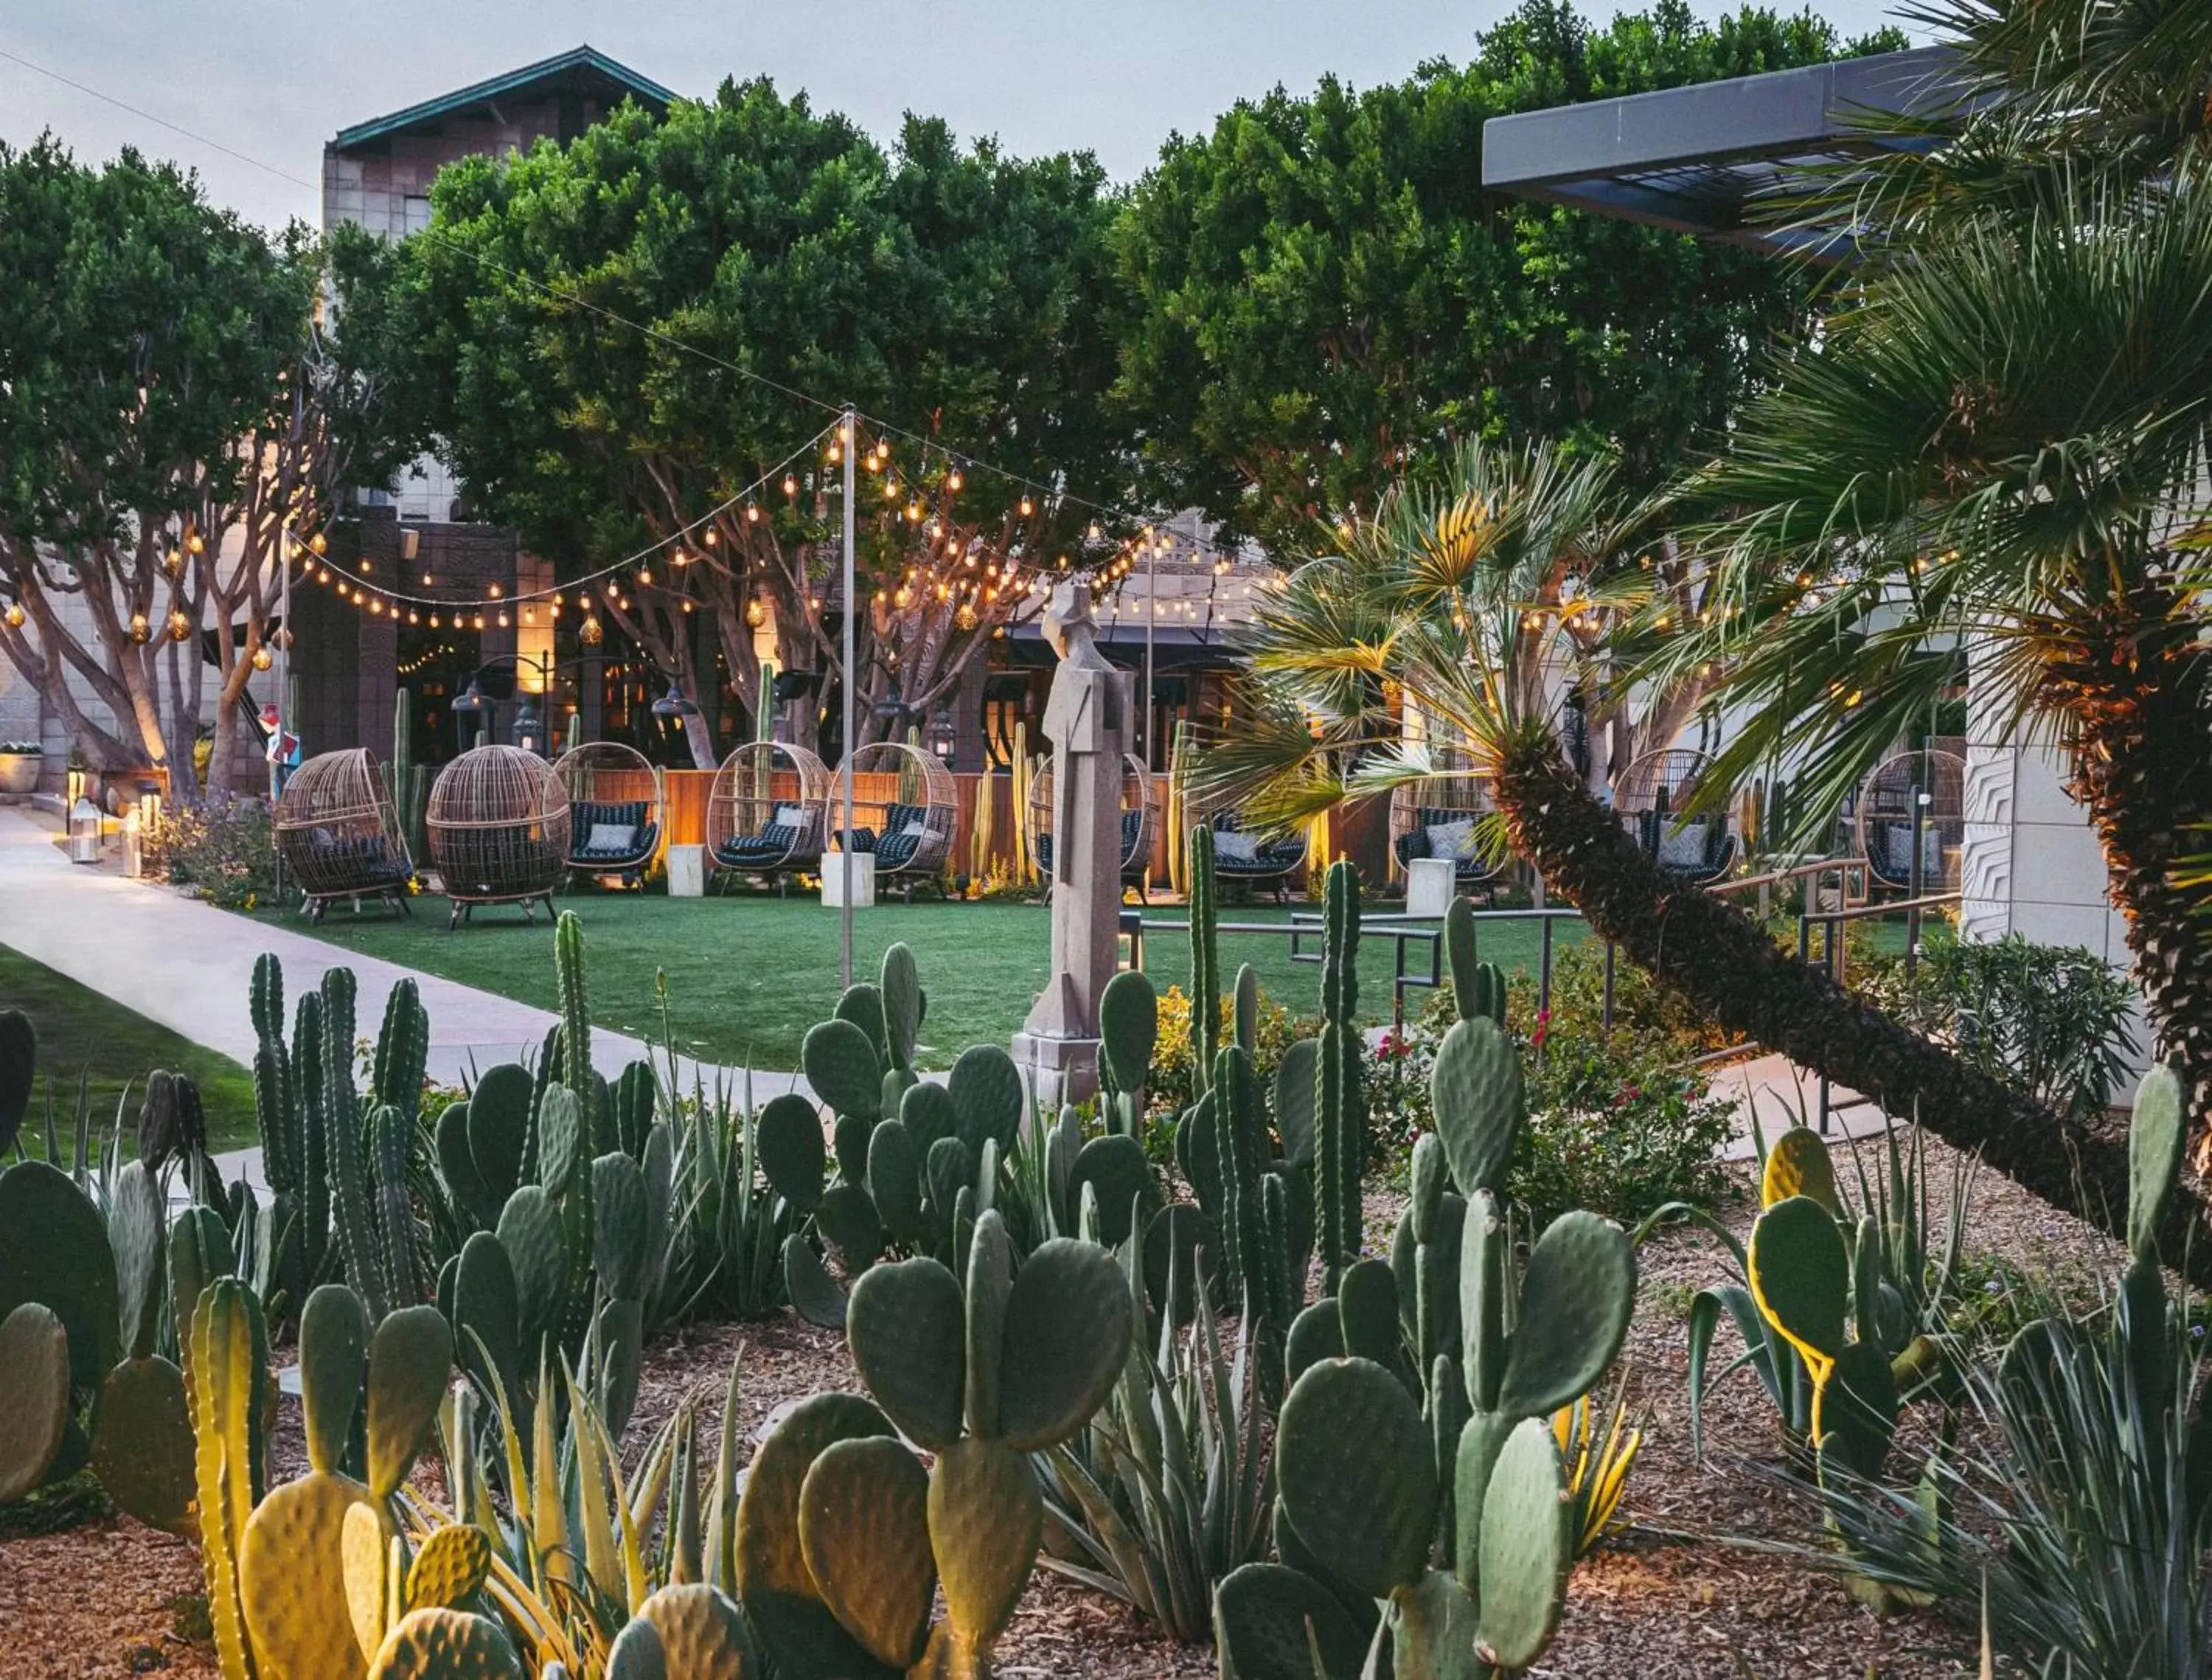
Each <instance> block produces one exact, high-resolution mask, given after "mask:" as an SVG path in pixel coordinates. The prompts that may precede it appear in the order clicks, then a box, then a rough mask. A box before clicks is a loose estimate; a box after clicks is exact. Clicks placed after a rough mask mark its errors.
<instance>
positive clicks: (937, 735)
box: [929, 706, 960, 770]
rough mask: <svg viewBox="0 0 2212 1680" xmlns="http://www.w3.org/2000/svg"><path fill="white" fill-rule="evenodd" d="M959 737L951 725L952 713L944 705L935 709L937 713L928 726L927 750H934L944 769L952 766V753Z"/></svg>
mask: <svg viewBox="0 0 2212 1680" xmlns="http://www.w3.org/2000/svg"><path fill="white" fill-rule="evenodd" d="M959 746H960V737H959V735H958V734H957V732H955V730H954V729H953V727H952V714H951V712H950V711H948V710H947V709H945V707H943V706H939V708H938V709H937V715H936V717H935V718H934V719H933V720H932V721H931V723H930V726H929V750H930V751H931V752H934V753H935V754H936V755H937V757H938V758H939V762H941V763H942V764H944V766H945V769H947V770H951V768H952V755H953V754H954V753H955V752H957V751H958V750H959Z"/></svg>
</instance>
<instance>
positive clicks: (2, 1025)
mask: <svg viewBox="0 0 2212 1680" xmlns="http://www.w3.org/2000/svg"><path fill="white" fill-rule="evenodd" d="M38 1066H39V1035H38V1033H37V1032H35V1031H34V1030H33V1027H32V1026H31V1018H30V1017H29V1016H28V1015H27V1014H25V1013H23V1012H22V1011H21V1009H0V1155H4V1154H5V1153H8V1151H9V1150H10V1149H12V1148H14V1147H15V1134H16V1133H17V1132H19V1131H21V1129H22V1126H23V1117H24V1116H25V1115H26V1114H27V1113H28V1112H29V1111H30V1108H31V1089H32V1087H33V1085H35V1084H36V1083H37V1080H38Z"/></svg>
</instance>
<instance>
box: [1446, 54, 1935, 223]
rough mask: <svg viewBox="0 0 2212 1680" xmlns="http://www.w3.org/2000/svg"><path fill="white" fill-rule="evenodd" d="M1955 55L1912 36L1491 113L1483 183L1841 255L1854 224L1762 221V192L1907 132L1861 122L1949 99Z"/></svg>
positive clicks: (1637, 218) (1785, 187)
mask: <svg viewBox="0 0 2212 1680" xmlns="http://www.w3.org/2000/svg"><path fill="white" fill-rule="evenodd" d="M1955 63H1956V55H1955V54H1954V52H1952V50H1951V49H1950V48H1948V47H1942V46H1924V47H1915V48H1913V49H1911V51H1908V52H1882V53H1876V54H1874V55H1872V56H1870V57H1868V58H1843V59H1838V60H1836V61H1835V62H1833V63H1831V64H1808V65H1806V66H1804V67H1803V68H1802V69H1798V70H1771V71H1769V72H1767V73H1766V74H1765V75H1763V76H1737V77H1735V78H1734V79H1732V80H1729V81H1726V82H1699V83H1696V84H1695V85H1693V86H1691V87H1686V88H1665V89H1662V91H1660V92H1657V93H1651V94H1630V95H1629V96H1627V97H1626V98H1623V99H1609V100H1592V101H1590V102H1589V103H1588V104H1585V105H1565V106H1559V107H1555V108H1554V109H1552V110H1549V111H1530V112H1525V113H1521V114H1519V115H1516V116H1510V117H1492V119H1490V120H1489V121H1487V122H1486V123H1485V124H1484V125H1482V184H1483V186H1486V187H1488V188H1491V189H1492V190H1494V191H1497V192H1510V193H1513V194H1516V196H1518V197H1521V198H1533V199H1535V200H1537V201H1538V202H1540V203H1542V204H1565V205H1567V206H1569V207H1570V208H1572V209H1575V210H1589V211H1591V212H1593V213H1594V214H1596V215H1599V216H1619V217H1620V218H1622V219H1623V220H1626V221H1630V222H1644V223H1646V224H1648V225H1650V226H1651V227H1655V228H1669V229H1672V230H1673V231H1674V232H1677V233H1686V234H1702V235H1705V237H1708V238H1712V239H1721V240H1729V242H1731V243H1734V244H1738V245H1748V246H1751V247H1755V248H1757V249H1759V250H1763V251H1774V252H1796V253H1805V254H1809V255H1812V256H1815V257H1821V256H1830V257H1839V256H1842V255H1844V254H1845V250H1846V247H1848V245H1849V243H1850V240H1851V238H1852V235H1853V232H1854V230H1853V229H1851V228H1844V227H1827V228H1822V227H1790V228H1777V227H1766V226H1760V225H1759V219H1760V206H1761V205H1762V204H1764V203H1766V202H1770V201H1771V200H1772V199H1774V198H1778V197H1783V196H1786V195H1787V194H1788V193H1789V192H1790V189H1791V186H1792V184H1793V182H1802V181H1803V180H1805V178H1806V172H1807V171H1808V170H1809V169H1812V168H1814V167H1818V166H1820V165H1832V164H1836V163H1848V162H1849V161H1850V160H1852V159H1853V158H1858V157H1864V156H1867V155H1869V154H1870V153H1873V152H1875V151H1878V150H1881V149H1884V148H1885V147H1887V146H1890V145H1896V144H1900V143H1905V142H1899V141H1894V140H1890V139H1887V138H1885V137H1881V136H1878V135H1874V134H1869V132H1867V131H1866V128H1865V126H1864V125H1865V124H1866V123H1867V120H1868V119H1869V117H1871V116H1881V115H1899V114H1907V113H1915V112H1925V111H1928V110H1930V109H1933V108H1936V107H1941V106H1942V105H1945V104H1947V103H1948V101H1949V100H1951V99H1953V98H1954V96H1955V91H1956V83H1955V82H1954V76H1953V66H1954V64H1955Z"/></svg>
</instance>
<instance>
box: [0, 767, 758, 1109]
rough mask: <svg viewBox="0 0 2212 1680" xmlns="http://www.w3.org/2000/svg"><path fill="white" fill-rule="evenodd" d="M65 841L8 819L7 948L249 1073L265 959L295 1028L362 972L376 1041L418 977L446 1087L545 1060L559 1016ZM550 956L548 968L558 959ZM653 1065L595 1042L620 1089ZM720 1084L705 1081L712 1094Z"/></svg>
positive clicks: (0, 831)
mask: <svg viewBox="0 0 2212 1680" xmlns="http://www.w3.org/2000/svg"><path fill="white" fill-rule="evenodd" d="M53 834H54V831H53V829H52V828H51V827H49V826H47V825H46V824H44V823H42V822H40V821H39V820H38V819H34V818H33V817H31V816H29V815H27V814H26V813H24V812H23V811H22V810H21V809H20V808H16V807H0V945H7V946H12V947H15V949H16V950H18V951H20V952H21V953H23V954H24V955H25V956H27V957H29V958H31V959H33V960H34V961H37V962H40V963H43V964H45V965H46V966H47V967H48V968H51V969H53V970H55V971H58V972H59V973H62V974H65V975H67V976H68V977H70V979H72V980H75V981H76V982H78V983H80V984H82V985H85V986H88V987H90V988H91V989H93V990H94V991H96V992H99V993H100V994H101V995H104V996H106V997H108V998H110V999H112V1000H113V1001H115V1002H117V1003H120V1004H122V1005H123V1006H125V1007H126V1008H130V1009H134V1010H136V1011H137V1013H140V1014H142V1015H143V1016H145V1017H146V1018H147V1019H148V1020H152V1021H155V1022H158V1023H159V1024H160V1025H161V1026H166V1027H167V1028H168V1029H169V1030H170V1031H171V1032H176V1033H178V1034H179V1035H181V1036H182V1037H184V1038H189V1039H191V1041H192V1042H193V1043H195V1044H204V1045H205V1046H207V1048H209V1049H210V1050H220V1051H221V1052H222V1054H224V1055H225V1056H229V1057H231V1058H232V1059H233V1060H234V1061H236V1062H239V1063H240V1064H241V1065H243V1066H246V1067H248V1068H250V1067H252V1065H253V1055H254V1051H255V1050H257V1049H258V1045H257V1044H256V1042H255V1039H254V1036H253V1023H252V1020H251V1018H250V1016H249V1014H248V1012H247V995H248V992H249V990H250V988H251V985H252V978H253V965H254V962H255V959H258V957H259V956H260V955H261V953H263V952H264V951H273V952H275V953H276V955H277V957H278V958H279V959H281V960H282V961H283V965H284V992H285V1000H286V1006H285V1007H286V1014H287V1017H288V1019H289V1014H290V1012H291V1007H292V1002H293V1001H294V1000H295V999H297V998H298V997H299V996H300V995H301V994H302V993H304V992H307V991H308V990H311V989H313V988H314V987H315V986H317V985H319V984H320V983H321V982H322V977H323V976H324V974H325V972H326V971H329V970H331V969H333V968H349V969H351V970H352V971H353V972H354V976H355V978H356V980H357V981H358V982H359V986H360V996H359V1003H358V1005H357V1020H358V1023H359V1026H358V1030H359V1032H361V1033H362V1036H364V1037H374V1034H375V1032H376V1030H377V1025H378V1023H379V1022H380V1021H381V1020H383V1018H384V1006H385V1001H386V998H387V997H388V996H389V995H390V994H391V991H392V987H393V986H394V985H395V984H396V983H398V982H399V981H400V980H401V979H403V978H407V977H412V978H413V979H414V981H415V983H416V986H417V987H418V988H419V989H420V990H421V992H422V1005H423V1007H424V1008H425V1009H427V1010H428V1012H429V1016H430V1055H429V1072H430V1077H431V1078H432V1079H434V1080H437V1081H439V1082H440V1083H441V1084H447V1085H453V1084H458V1083H459V1082H461V1081H462V1080H465V1079H471V1078H473V1076H474V1075H475V1074H476V1072H477V1071H478V1070H479V1069H482V1068H489V1067H490V1066H492V1065H493V1064H494V1063H495V1062H514V1061H520V1060H521V1059H523V1058H524V1057H526V1056H529V1055H531V1054H533V1053H534V1052H535V1051H536V1050H537V1049H538V1046H539V1045H540V1044H542V1043H544V1038H545V1033H546V1031H547V1029H548V1028H550V1027H551V1026H553V1025H554V1021H555V1017H554V1016H553V1015H552V1014H551V1013H549V1012H548V1011H546V1010H544V1009H535V1008H532V1007H530V1006H529V1005H528V1004H526V1003H517V1002H515V1001H513V1000H512V999H511V998H504V997H501V996H499V995H496V994H495V993H492V992H487V991H479V990H478V989H477V988H475V987H474V986H464V985H460V984H459V983H456V982H454V981H452V980H441V979H440V978H438V977H436V976H435V975H429V974H422V973H418V972H416V971H413V970H410V969H406V968H403V967H401V966H400V965H398V964H397V963H388V962H385V961H383V960H381V959H379V958H375V957H369V956H365V955H362V954H361V953H357V952H351V951H344V950H341V949H340V948H339V947H337V946H334V945H329V944H325V942H324V941H323V940H319V939H317V938H315V937H313V935H312V934H307V933H305V932H295V931H294V930H293V929H292V928H285V927H272V926H270V925H268V924H266V923H262V922H249V921H247V920H246V919H245V918H244V917H242V916H233V915H231V914H229V913H228V911H225V910H215V909H213V908H211V907H210V906H209V905H206V904H201V903H199V902H197V900H195V899H191V898H185V896H184V895H183V894H182V893H180V892H175V891H173V890H172V889H171V888H169V887H167V886H157V885H152V884H149V883H147V882H143V881H134V880H125V879H124V878H123V877H122V876H120V875H117V874H113V873H108V872H107V871H106V870H103V869H94V868H88V867H80V866H77V865H74V864H71V863H70V861H68V859H67V858H66V857H64V855H63V854H62V851H61V849H60V848H59V847H58V846H56V845H55V844H54V843H53ZM431 932H432V930H430V929H428V928H426V933H431ZM432 936H436V935H435V933H432ZM454 937H456V938H461V939H465V938H466V937H468V935H467V934H466V932H465V931H464V932H462V933H460V934H456V935H454ZM545 951H546V954H545V958H544V960H546V961H548V962H550V961H551V960H552V957H551V947H550V945H549V946H547V947H545ZM645 1055H647V1047H646V1045H645V1044H644V1043H643V1041H641V1040H640V1039H636V1038H629V1037H626V1036H625V1035H623V1034H622V1033H618V1032H608V1031H606V1030H605V1028H600V1029H598V1030H595V1031H594V1032H592V1062H593V1063H594V1064H595V1065H596V1066H597V1067H598V1068H599V1070H600V1071H601V1072H602V1073H605V1074H607V1075H608V1076H609V1077H610V1078H611V1077H613V1076H614V1075H615V1074H617V1073H618V1072H620V1071H621V1069H622V1068H624V1067H625V1066H627V1065H628V1064H629V1062H632V1061H635V1060H636V1059H637V1058H639V1057H641V1056H645ZM690 1071H691V1069H690V1064H684V1066H683V1067H682V1068H680V1072H681V1074H682V1076H683V1077H684V1079H686V1080H689V1078H690ZM705 1072H706V1074H707V1077H708V1079H709V1080H712V1078H713V1077H714V1070H713V1069H711V1068H709V1069H707V1070H705ZM792 1084H793V1075H790V1074H757V1075H756V1076H755V1079H754V1086H755V1089H756V1091H757V1093H760V1094H762V1095H763V1096H773V1095H775V1093H778V1092H780V1091H783V1090H787V1089H789V1088H790V1087H791V1086H792Z"/></svg>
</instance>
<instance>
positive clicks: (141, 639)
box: [131, 612, 151, 648]
mask: <svg viewBox="0 0 2212 1680" xmlns="http://www.w3.org/2000/svg"><path fill="white" fill-rule="evenodd" d="M150 634H151V632H150V631H149V630H148V629H147V627H146V615H145V614H144V613H143V612H134V613H132V614H131V640H132V641H133V642H137V644H138V645H139V646H140V647H142V648H143V646H145V645H146V639H147V637H148V636H149V635H150Z"/></svg>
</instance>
